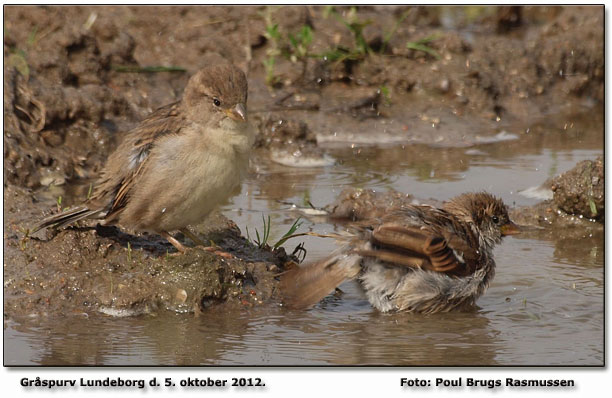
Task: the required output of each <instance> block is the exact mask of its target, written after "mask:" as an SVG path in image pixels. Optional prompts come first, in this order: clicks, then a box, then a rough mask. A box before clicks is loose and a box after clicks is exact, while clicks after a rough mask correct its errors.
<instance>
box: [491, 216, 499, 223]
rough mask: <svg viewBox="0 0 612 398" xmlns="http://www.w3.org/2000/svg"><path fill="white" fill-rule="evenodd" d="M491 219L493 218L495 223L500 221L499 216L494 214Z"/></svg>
mask: <svg viewBox="0 0 612 398" xmlns="http://www.w3.org/2000/svg"><path fill="white" fill-rule="evenodd" d="M491 219H492V220H493V222H494V223H495V224H497V223H499V217H497V216H493V218H491Z"/></svg>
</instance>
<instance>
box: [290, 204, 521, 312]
mask: <svg viewBox="0 0 612 398" xmlns="http://www.w3.org/2000/svg"><path fill="white" fill-rule="evenodd" d="M518 232H519V230H518V227H517V226H516V225H515V224H514V223H512V221H510V219H509V217H508V211H507V208H506V206H505V205H504V203H503V202H502V201H501V200H500V199H497V198H495V197H494V196H492V195H490V194H488V193H484V192H482V193H467V194H463V195H460V196H457V197H455V198H453V199H452V200H450V201H449V202H448V203H446V204H445V206H444V208H442V209H438V208H434V207H431V206H413V205H408V206H402V207H401V208H399V209H394V210H393V211H391V212H389V213H388V214H385V215H384V216H382V217H380V218H377V219H376V221H370V225H369V226H368V227H366V228H363V230H362V231H361V232H360V233H359V234H358V236H356V237H355V238H354V239H353V240H352V241H351V242H350V243H349V244H347V245H346V246H345V247H343V248H341V249H340V250H339V251H338V252H337V253H335V254H333V255H332V256H331V257H329V258H326V259H324V260H322V261H319V262H317V263H314V264H311V265H307V266H304V267H301V268H294V269H292V270H290V271H288V272H286V273H285V274H283V275H282V276H281V292H282V295H283V297H284V302H285V304H286V305H287V306H288V307H292V308H306V307H308V306H310V305H312V304H315V303H316V302H318V301H319V300H321V299H322V298H323V297H325V296H326V295H327V294H329V292H330V291H332V290H333V289H334V288H335V287H336V286H338V285H339V284H340V283H342V282H343V281H344V280H346V279H350V278H358V279H359V281H360V282H361V285H362V286H363V288H364V290H365V292H366V295H367V296H368V299H369V300H370V303H371V304H372V305H373V306H374V307H376V308H377V309H379V310H380V311H383V312H387V311H411V312H422V313H434V312H440V311H450V310H453V309H455V308H462V307H464V306H468V305H472V304H474V302H475V301H476V299H477V298H478V297H479V296H480V295H481V294H482V293H484V291H485V290H486V288H487V287H488V284H489V282H490V281H491V279H492V278H493V275H494V273H495V262H494V260H493V254H492V251H493V247H494V246H495V244H498V243H500V242H501V239H502V237H503V236H505V235H512V234H516V233H518Z"/></svg>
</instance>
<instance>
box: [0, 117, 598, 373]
mask: <svg viewBox="0 0 612 398" xmlns="http://www.w3.org/2000/svg"><path fill="white" fill-rule="evenodd" d="M602 114H603V112H601V113H599V112H589V113H588V115H586V116H584V115H582V116H581V115H577V116H572V117H563V118H561V117H557V118H555V119H554V120H552V121H551V123H553V125H551V126H548V125H533V126H530V127H529V131H526V130H525V129H524V128H521V130H520V131H517V129H514V128H512V126H504V129H506V130H507V131H508V132H510V133H514V134H520V135H521V139H520V140H518V141H507V142H502V143H497V144H487V145H479V146H477V147H471V148H441V147H430V146H422V145H419V146H414V145H404V146H402V145H396V146H389V147H382V148H381V147H377V148H374V147H363V148H351V149H341V148H328V149H327V151H328V153H329V155H331V156H332V157H333V158H334V159H335V160H336V164H335V165H333V166H326V167H321V168H296V169H292V168H288V167H286V166H281V165H277V164H274V163H273V162H271V161H270V160H268V159H265V158H262V157H260V158H259V159H257V160H256V162H255V164H256V165H257V168H256V171H254V172H253V173H252V174H251V176H250V178H249V179H248V180H247V181H246V183H245V184H244V187H243V191H242V194H241V195H239V196H237V197H236V198H234V200H233V201H232V203H231V204H229V205H228V206H227V207H226V208H225V212H226V214H227V215H228V216H229V217H230V218H231V219H233V220H234V221H236V223H237V224H238V225H239V226H240V227H241V229H242V231H243V233H244V232H245V229H246V226H249V228H250V230H251V231H253V229H254V228H261V220H262V213H263V214H266V215H268V214H269V215H270V216H271V219H272V232H271V240H272V241H274V239H276V238H277V237H279V236H280V235H282V234H283V233H284V232H286V231H287V229H288V228H289V226H290V225H291V224H292V223H293V221H294V220H295V219H296V218H297V217H298V216H301V215H300V214H299V213H298V212H296V211H295V210H294V209H292V207H291V206H290V204H288V202H289V203H294V204H296V205H298V206H304V205H306V204H307V203H308V202H312V203H313V204H314V205H315V206H318V207H322V206H324V205H326V204H328V203H331V202H333V201H334V199H335V198H336V196H337V195H338V193H339V192H340V191H341V190H342V189H343V188H344V187H346V186H353V187H355V186H357V187H363V188H373V189H376V190H388V189H396V190H399V191H402V192H405V193H410V194H413V195H414V196H415V197H417V198H422V199H427V198H429V197H434V198H437V199H441V200H444V199H447V198H450V197H452V196H454V195H456V194H458V193H462V192H465V191H470V190H482V189H485V190H489V191H491V192H493V193H495V194H497V195H500V196H501V197H502V198H503V199H504V200H505V201H506V202H507V203H513V204H516V205H529V204H533V203H535V202H536V200H535V199H531V198H526V197H523V196H520V195H518V194H517V192H518V191H520V190H523V189H525V188H527V187H530V186H539V185H541V184H542V183H543V182H544V181H545V180H546V179H547V178H549V177H551V176H552V175H554V174H558V173H561V172H563V171H565V170H568V169H570V168H571V167H573V166H574V165H575V164H576V163H577V162H578V161H580V160H583V159H592V158H594V157H595V156H597V155H599V154H601V152H602V148H603V121H602V120H601V115H602ZM261 156H263V155H261ZM84 192H87V186H86V187H85V188H84ZM302 217H304V216H302ZM341 228H342V227H341V226H336V225H333V224H329V223H328V222H327V220H325V219H321V218H319V219H314V218H309V219H307V220H305V223H304V226H303V227H302V229H301V231H302V232H303V231H305V230H313V231H317V232H330V231H334V230H338V229H341ZM304 241H305V242H306V248H307V249H308V261H314V260H316V259H318V258H321V257H322V256H324V255H326V254H327V253H329V252H330V251H332V250H334V248H335V247H336V246H335V243H334V242H333V241H331V240H329V239H327V240H325V239H318V238H311V237H308V238H305V239H304ZM300 242H301V240H300V241H296V242H292V241H290V242H289V243H288V245H287V249H288V250H289V251H291V250H292V249H293V247H294V246H295V245H297V244H298V243H300ZM495 257H496V260H497V263H498V268H497V275H496V277H495V279H494V281H493V283H492V285H491V287H490V289H489V291H488V292H487V293H486V294H485V295H484V296H483V297H482V298H481V299H480V300H479V301H478V305H479V307H477V308H475V309H474V310H473V311H469V312H459V313H449V314H435V315H430V316H423V315H411V314H380V313H378V312H376V311H374V310H373V309H372V308H371V307H370V306H369V304H368V302H367V300H365V297H364V295H363V293H362V292H361V291H360V289H359V286H358V285H357V283H355V282H347V283H345V284H343V285H342V286H341V289H342V291H343V292H344V293H343V294H342V295H341V297H333V296H332V297H328V298H327V299H325V300H324V301H323V302H322V303H320V304H318V305H317V306H315V307H314V308H313V309H311V310H309V311H288V310H286V309H284V308H282V307H279V306H276V305H268V306H262V307H259V308H255V309H251V310H242V311H232V312H227V311H225V310H218V311H215V310H210V311H208V312H206V313H204V314H202V315H201V316H199V317H194V316H193V315H175V314H168V313H162V314H160V315H159V316H156V317H150V316H149V317H137V318H110V317H106V316H103V315H92V316H90V317H88V318H86V317H79V316H70V318H69V321H67V319H51V318H29V319H13V320H5V343H6V342H10V344H5V364H7V365H16V364H39V365H85V364H87V365H93V364H96V365H101V364H105V365H147V364H148V365H158V364H163V365H200V364H203V365H220V364H240V365H317V364H318V365H324V364H337V365H368V364H369V365H377V364H384V365H494V364H500V365H601V364H602V363H603V264H604V260H603V257H604V235H603V228H602V227H601V226H600V225H596V224H594V225H593V228H592V229H590V230H572V229H565V230H563V231H539V230H536V231H530V232H526V233H524V234H523V235H521V236H518V237H513V238H509V239H506V240H505V241H504V243H503V244H502V245H500V246H499V247H498V248H496V252H495Z"/></svg>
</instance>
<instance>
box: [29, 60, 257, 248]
mask: <svg viewBox="0 0 612 398" xmlns="http://www.w3.org/2000/svg"><path fill="white" fill-rule="evenodd" d="M246 102H247V79H246V76H245V75H244V73H243V72H242V71H241V70H240V69H238V68H237V67H235V66H232V65H217V66H209V67H206V68H204V69H201V70H200V71H198V72H197V73H196V74H194V75H193V76H192V77H191V78H190V79H189V82H188V83H187V85H186V87H185V90H184V93H183V97H182V99H181V100H180V101H177V102H174V103H171V104H169V105H166V106H163V107H161V108H159V109H158V110H156V111H155V112H153V113H152V114H151V115H149V116H148V117H147V118H146V119H144V120H143V121H142V122H141V123H140V124H139V125H138V126H137V127H135V128H134V129H132V130H131V131H129V132H128V133H126V135H125V137H124V139H123V141H122V142H121V144H120V145H119V146H118V147H117V149H116V150H115V151H114V152H113V153H112V154H111V155H110V156H109V157H108V160H107V162H106V165H105V167H104V169H103V170H102V172H101V174H100V177H99V179H98V181H97V183H96V184H95V190H94V191H93V194H92V196H91V198H90V199H88V200H87V201H86V202H85V203H83V205H81V206H79V207H76V208H73V209H71V210H68V211H66V212H63V213H60V214H56V215H53V216H50V217H48V218H45V219H44V220H42V221H41V222H40V223H39V224H38V225H37V226H36V227H35V228H34V230H33V231H32V233H34V232H36V231H38V230H40V229H42V228H45V227H49V226H53V227H56V228H59V227H62V226H65V225H68V224H71V223H73V222H75V221H78V220H82V219H98V220H101V223H102V224H103V225H115V224H118V225H120V226H122V227H125V228H129V229H132V230H136V231H149V232H154V233H157V234H160V235H161V236H163V237H165V238H166V239H167V240H168V241H169V242H170V243H171V244H172V245H173V246H174V247H176V248H177V249H178V250H179V251H180V252H184V251H185V250H186V248H185V246H183V244H181V243H180V242H179V241H178V240H176V239H175V238H174V237H173V236H172V235H170V232H171V231H175V230H179V231H181V232H182V233H183V234H184V235H185V236H187V237H188V238H189V239H191V240H192V241H194V243H196V244H201V245H203V242H201V240H200V239H199V238H197V237H196V236H195V235H194V234H192V233H191V232H190V231H189V230H188V229H187V225H190V224H197V223H199V222H201V221H202V220H203V219H204V218H206V216H207V215H208V214H209V213H210V212H211V211H212V210H213V209H214V208H215V207H216V206H217V205H219V204H220V203H222V202H224V201H225V200H227V199H228V197H229V196H230V195H231V194H232V193H234V191H235V190H236V189H237V188H238V187H239V185H240V181H241V179H242V177H243V175H244V174H245V173H246V169H247V166H248V162H249V153H250V149H251V146H252V144H253V137H252V136H251V134H250V132H249V129H248V128H247V108H246Z"/></svg>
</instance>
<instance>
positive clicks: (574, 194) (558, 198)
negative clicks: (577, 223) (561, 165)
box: [551, 156, 605, 222]
mask: <svg viewBox="0 0 612 398" xmlns="http://www.w3.org/2000/svg"><path fill="white" fill-rule="evenodd" d="M551 188H552V191H553V203H554V204H555V205H556V206H557V207H558V208H559V209H561V210H563V211H564V212H566V213H567V214H574V215H578V216H583V217H586V218H591V219H595V220H597V221H600V222H603V220H604V215H605V213H604V202H605V198H604V196H605V193H604V191H605V185H604V164H603V158H602V157H601V156H600V157H598V158H597V159H596V160H594V161H592V160H584V161H582V162H580V163H578V164H577V165H576V166H575V167H574V168H573V169H571V170H569V171H568V172H566V173H563V174H561V175H560V176H557V177H555V178H554V179H553V182H552V187H551Z"/></svg>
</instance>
